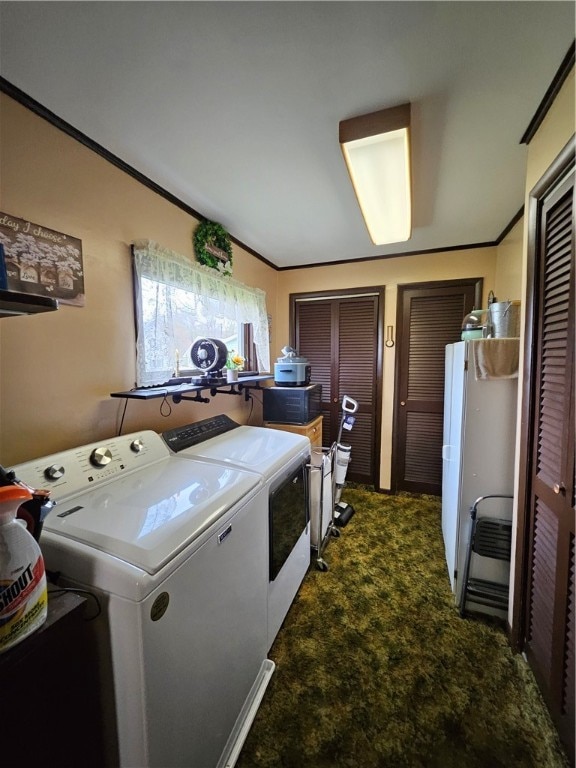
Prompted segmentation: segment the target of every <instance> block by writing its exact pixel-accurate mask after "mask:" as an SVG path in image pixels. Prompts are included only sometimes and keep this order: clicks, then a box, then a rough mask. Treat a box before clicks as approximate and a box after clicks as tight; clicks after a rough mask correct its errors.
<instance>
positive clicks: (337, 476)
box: [310, 395, 358, 571]
mask: <svg viewBox="0 0 576 768" xmlns="http://www.w3.org/2000/svg"><path fill="white" fill-rule="evenodd" d="M357 410H358V403H357V402H356V401H355V400H353V399H352V398H351V397H348V395H344V397H343V398H342V419H341V421H340V428H339V430H338V439H337V440H336V442H335V443H332V445H331V446H330V447H329V448H317V449H315V450H314V451H313V452H312V461H311V464H310V472H311V506H312V513H311V516H310V517H311V526H310V529H311V530H310V534H311V535H310V541H311V547H312V549H313V550H315V551H316V567H317V568H318V570H320V571H327V570H328V564H327V563H326V561H325V560H324V558H323V553H324V550H325V548H326V546H327V544H328V542H329V541H330V539H331V538H338V537H339V536H340V530H339V528H342V527H344V526H345V525H346V524H347V523H348V521H349V520H350V518H351V517H352V515H353V514H354V509H353V508H352V507H351V506H350V505H349V504H344V503H342V502H341V501H340V497H341V495H342V488H343V487H344V485H345V484H346V483H345V479H346V472H347V470H348V464H349V462H350V446H349V445H347V444H345V443H342V431H343V429H347V430H348V431H349V430H351V429H352V426H353V424H354V416H353V415H352V414H354V413H356V411H357Z"/></svg>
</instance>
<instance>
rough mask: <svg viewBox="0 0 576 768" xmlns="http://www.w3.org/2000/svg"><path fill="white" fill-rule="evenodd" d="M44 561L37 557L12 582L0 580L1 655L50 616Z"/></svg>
mask: <svg viewBox="0 0 576 768" xmlns="http://www.w3.org/2000/svg"><path fill="white" fill-rule="evenodd" d="M47 597H48V596H47V589H46V577H45V573H44V560H43V558H42V556H41V555H40V556H38V558H37V560H36V562H35V563H29V565H28V566H27V567H26V568H24V570H23V571H21V573H20V574H19V576H18V578H16V579H13V580H6V579H0V652H1V651H4V650H6V649H7V648H9V647H10V646H12V645H14V644H15V643H17V642H18V641H19V640H22V639H23V638H24V637H26V636H27V635H29V634H30V633H31V632H33V631H34V630H35V629H37V628H38V627H39V626H40V625H41V624H43V623H44V621H45V619H46V614H47Z"/></svg>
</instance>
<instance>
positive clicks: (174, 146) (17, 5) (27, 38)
mask: <svg viewBox="0 0 576 768" xmlns="http://www.w3.org/2000/svg"><path fill="white" fill-rule="evenodd" d="M574 15H575V4H574V2H572V0H568V1H567V2H548V1H544V2H538V1H534V2H515V1H514V2H433V1H430V2H312V1H308V2H218V1H217V2H64V3H61V2H1V3H0V28H1V37H0V46H1V47H0V74H1V75H2V76H3V77H4V78H5V79H6V80H8V81H9V82H10V83H12V84H13V85H15V86H17V87H18V88H20V89H21V90H22V91H24V92H25V93H26V94H28V95H29V96H31V97H32V98H34V99H36V100H37V101H39V102H40V103H41V104H42V105H44V106H45V107H47V108H48V109H50V110H52V111H53V112H55V113H56V114H57V115H58V116H59V117H61V118H63V119H64V120H65V121H67V122H69V123H70V124H71V125H72V126H74V127H75V128H77V129H78V130H80V131H82V132H83V133H85V134H86V135H87V136H89V137H90V138H91V139H93V140H94V141H96V142H97V143H99V144H100V145H102V146H103V147H104V148H106V149H107V150H109V151H110V152H112V153H113V154H114V155H116V156H118V157H119V158H121V159H122V160H123V161H125V162H126V163H128V164H129V165H131V166H132V167H133V168H135V169H136V170H138V171H140V172H141V173H143V174H144V175H146V176H147V177H149V178H150V179H151V180H152V181H154V182H156V183H157V184H159V185H160V186H161V187H163V188H164V189H166V190H167V191H168V192H170V193H172V194H174V195H176V196H177V197H178V198H180V199H181V200H182V201H183V202H184V203H186V204H187V205H189V206H191V207H192V208H194V209H195V210H196V211H198V212H200V213H201V214H202V215H204V216H206V217H207V218H209V219H213V220H216V221H219V222H220V223H222V224H223V225H224V226H225V227H226V228H227V229H228V230H229V232H230V234H231V235H232V236H233V237H235V238H237V239H238V240H240V241H241V242H243V243H245V244H246V245H247V246H249V247H250V248H252V249H254V250H255V251H256V252H258V253H259V254H261V255H262V256H263V257H264V258H265V259H266V260H268V261H269V262H271V263H272V264H274V265H276V266H278V267H288V266H300V265H309V264H316V263H324V262H333V261H341V260H349V259H361V258H366V257H374V256H378V255H389V254H398V253H406V252H413V251H421V250H427V249H434V248H447V247H454V246H460V245H467V244H472V243H480V242H491V241H494V240H496V239H497V238H498V236H499V235H500V234H501V233H502V231H503V230H504V229H505V228H506V226H507V225H508V224H509V222H510V221H511V220H512V219H513V217H514V216H515V215H516V213H517V212H518V211H519V210H520V208H521V206H522V204H523V197H524V179H525V163H526V152H527V149H526V146H525V145H521V144H520V143H519V142H520V138H521V137H522V135H523V133H524V131H525V129H526V128H527V127H528V124H529V122H530V120H531V119H532V117H533V116H534V113H535V112H536V110H537V108H538V105H539V104H540V102H541V100H542V98H543V96H544V94H545V92H546V90H547V88H548V86H549V85H550V83H551V81H552V79H553V78H554V75H555V74H556V72H557V70H558V68H559V66H560V64H561V62H562V60H563V58H564V56H565V55H566V53H567V51H568V49H569V47H570V45H571V43H572V41H573V39H574V28H575V18H574ZM407 101H409V102H411V104H412V126H413V146H412V163H413V179H414V189H413V201H414V209H413V225H414V226H413V233H412V238H411V239H410V240H409V241H408V242H406V243H402V244H395V245H389V246H374V245H372V243H371V241H370V239H369V237H368V233H367V230H366V228H365V226H364V223H363V220H362V218H361V215H360V211H359V208H358V205H357V203H356V199H355V197H354V194H353V190H352V187H351V184H350V182H349V179H348V175H347V171H346V167H345V164H344V161H343V158H342V155H341V152H340V148H339V144H338V123H339V121H340V120H342V119H344V118H348V117H352V116H354V115H358V114H363V113H366V112H371V111H374V110H377V109H381V108H384V107H388V106H395V105H397V104H400V103H403V102H407ZM142 236H143V237H153V236H154V233H146V232H143V233H142Z"/></svg>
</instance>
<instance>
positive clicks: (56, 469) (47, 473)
mask: <svg viewBox="0 0 576 768" xmlns="http://www.w3.org/2000/svg"><path fill="white" fill-rule="evenodd" d="M65 473H66V470H65V469H64V467H63V466H61V465H58V464H52V465H51V466H50V467H46V469H45V470H44V477H45V478H46V479H47V480H60V478H61V477H62V476H63V475H64V474H65Z"/></svg>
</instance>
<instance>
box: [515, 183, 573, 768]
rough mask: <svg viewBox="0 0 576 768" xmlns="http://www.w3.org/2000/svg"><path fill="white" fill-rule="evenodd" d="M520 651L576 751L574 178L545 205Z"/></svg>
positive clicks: (543, 209) (535, 344) (560, 726)
mask: <svg viewBox="0 0 576 768" xmlns="http://www.w3.org/2000/svg"><path fill="white" fill-rule="evenodd" d="M540 232H541V233H542V234H541V240H540V246H539V254H538V255H537V264H538V266H537V270H538V271H537V274H539V275H540V281H541V282H540V286H539V290H538V294H539V304H540V310H539V311H538V316H537V317H536V327H535V333H534V339H535V342H534V345H533V349H534V350H535V354H536V365H535V372H536V376H535V379H536V380H535V384H534V386H535V393H534V398H533V402H534V413H533V419H532V421H533V423H534V427H535V429H534V443H533V447H532V479H531V493H530V506H531V509H530V539H531V551H530V560H529V570H530V573H529V583H528V590H527V601H526V602H527V615H526V644H525V650H526V654H527V657H528V660H529V663H530V665H531V666H532V668H533V670H534V673H535V675H536V677H537V679H538V682H539V684H540V687H541V689H542V693H543V695H544V698H545V699H546V701H547V703H548V706H549V708H550V711H551V714H552V717H553V718H554V720H555V722H556V724H557V726H558V729H559V731H560V733H561V735H562V736H563V738H564V740H565V742H566V743H567V744H568V745H569V748H571V750H572V755H573V754H574V717H575V710H574V632H575V628H574V611H575V592H574V588H575V586H574V581H575V579H574V568H575V564H574V475H575V470H574V419H575V414H574V303H575V300H576V298H575V295H574V283H575V274H574V174H573V172H572V175H571V177H570V178H568V179H567V180H565V181H564V183H562V184H561V186H560V187H559V188H558V189H556V190H555V191H554V192H553V193H552V194H550V195H549V196H548V197H547V198H546V199H545V200H544V202H543V205H542V209H541V219H540Z"/></svg>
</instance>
